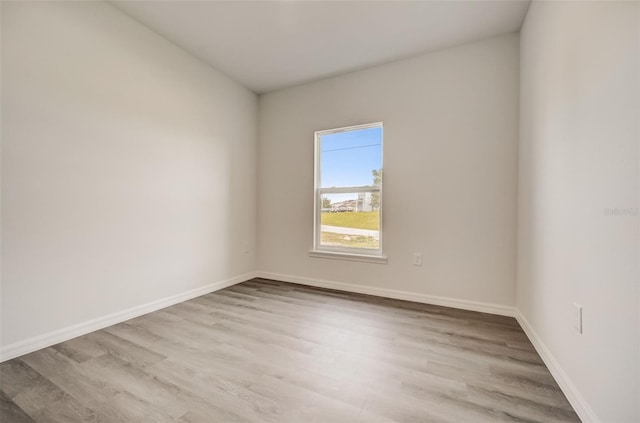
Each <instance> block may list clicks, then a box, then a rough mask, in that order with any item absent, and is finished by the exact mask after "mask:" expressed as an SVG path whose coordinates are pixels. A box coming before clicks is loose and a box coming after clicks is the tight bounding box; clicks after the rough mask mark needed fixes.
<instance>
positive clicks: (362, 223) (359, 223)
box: [322, 210, 380, 230]
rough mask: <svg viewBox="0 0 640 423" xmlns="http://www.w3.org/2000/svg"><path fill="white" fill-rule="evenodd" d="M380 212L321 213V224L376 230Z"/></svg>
mask: <svg viewBox="0 0 640 423" xmlns="http://www.w3.org/2000/svg"><path fill="white" fill-rule="evenodd" d="M379 216H380V212H379V211H377V210H376V211H370V212H344V213H322V224H323V225H330V226H340V227H343V228H356V229H373V230H378V229H379V226H378V224H379V223H380V217H379Z"/></svg>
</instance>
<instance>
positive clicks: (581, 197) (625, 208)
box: [517, 2, 640, 422]
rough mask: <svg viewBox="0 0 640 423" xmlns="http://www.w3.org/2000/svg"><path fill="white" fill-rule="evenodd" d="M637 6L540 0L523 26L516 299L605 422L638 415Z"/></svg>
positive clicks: (587, 414) (577, 391) (591, 412)
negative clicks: (575, 324) (577, 313)
mask: <svg viewBox="0 0 640 423" xmlns="http://www.w3.org/2000/svg"><path fill="white" fill-rule="evenodd" d="M639 13H640V10H639V3H638V2H627V3H618V2H533V3H532V5H531V9H530V10H529V13H528V16H527V18H526V21H525V24H524V27H523V29H522V33H521V42H522V43H521V69H522V74H521V89H522V91H521V103H520V111H521V115H520V116H521V118H520V162H519V173H520V175H519V180H520V183H519V245H518V284H517V306H518V308H519V309H520V311H521V313H522V315H523V316H524V318H525V319H526V321H527V322H528V324H529V326H530V328H531V329H532V330H533V332H535V333H536V334H537V338H538V341H540V342H541V343H542V344H544V345H545V346H546V348H547V349H548V351H549V352H550V354H551V355H552V357H553V359H554V361H555V362H557V364H558V365H559V367H560V368H561V369H562V371H563V372H564V373H565V375H566V377H567V380H564V381H563V380H561V381H560V382H561V383H564V384H565V387H569V388H573V389H574V392H569V396H570V397H571V396H572V394H574V395H573V396H574V397H575V398H574V400H577V401H578V404H577V405H578V407H577V408H578V411H581V412H582V417H583V418H584V419H585V420H587V419H593V418H595V419H599V420H601V421H603V422H631V421H640V411H639V409H638V407H639V405H638V404H639V403H640V390H639V386H638V385H639V382H640V373H639V372H640V370H639V368H638V366H639V360H640V348H639V342H640V327H639V325H638V310H639V308H640V303H639V292H638V286H639V282H640V274H639V269H638V266H639V260H638V257H639V251H638V233H639V232H638V230H639V220H640V218H639V217H638V214H637V213H638V209H637V208H638V207H639V206H640V204H639V198H638V197H639V192H640V185H639V174H638V143H639V141H640V130H639V117H640V108H639V106H640V82H639V78H640V68H639V66H638V63H639V59H640V44H639V41H638V40H639V36H640V33H639V26H638V25H639V21H638V19H639ZM607 209H620V211H621V213H623V214H622V215H617V216H612V215H607V213H608V212H607ZM574 302H575V303H578V304H581V305H582V307H583V313H584V315H583V324H584V333H583V334H582V335H580V334H578V333H577V332H576V331H575V330H574V329H573V328H572V321H573V320H572V315H571V310H572V303H574ZM574 405H575V402H574Z"/></svg>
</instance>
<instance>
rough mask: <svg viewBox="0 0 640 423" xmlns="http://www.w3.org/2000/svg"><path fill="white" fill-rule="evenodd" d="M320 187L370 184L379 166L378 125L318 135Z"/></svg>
mask: <svg viewBox="0 0 640 423" xmlns="http://www.w3.org/2000/svg"><path fill="white" fill-rule="evenodd" d="M320 147H321V150H320V155H321V156H320V164H321V169H320V187H322V188H331V187H356V186H365V185H373V184H374V171H378V170H379V169H381V168H382V128H381V127H376V128H365V129H357V130H353V131H345V132H338V133H335V134H325V135H322V136H321V137H320Z"/></svg>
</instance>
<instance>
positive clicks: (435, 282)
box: [258, 34, 519, 306]
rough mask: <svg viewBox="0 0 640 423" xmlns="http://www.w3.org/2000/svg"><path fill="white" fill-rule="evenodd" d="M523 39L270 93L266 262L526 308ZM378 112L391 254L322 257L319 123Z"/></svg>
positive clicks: (351, 120) (262, 165)
mask: <svg viewBox="0 0 640 423" xmlns="http://www.w3.org/2000/svg"><path fill="white" fill-rule="evenodd" d="M518 43H519V39H518V35H517V34H510V35H505V36H500V37H497V38H492V39H489V40H485V41H481V42H477V43H473V44H467V45H463V46H460V47H456V48H452V49H447V50H443V51H439V52H435V53H432V54H427V55H423V56H420V57H416V58H413V59H409V60H404V61H400V62H394V63H391V64H387V65H383V66H378V67H375V68H371V69H368V70H363V71H359V72H354V73H350V74H346V75H342V76H338V77H334V78H330V79H326V80H322V81H319V82H315V83H310V84H306V85H302V86H298V87H293V88H289V89H284V90H281V91H276V92H273V93H270V94H266V95H263V96H261V97H260V106H259V140H260V142H259V172H258V174H259V182H258V192H259V201H258V202H259V213H258V216H259V218H258V219H259V224H258V228H259V235H258V243H259V249H258V251H259V255H258V269H259V270H260V271H263V272H269V273H271V274H274V273H275V274H284V275H289V276H295V277H298V278H300V277H302V278H313V279H324V280H328V281H334V282H341V283H351V284H357V285H360V286H364V287H376V288H387V289H395V290H402V291H408V292H412V293H419V294H427V295H435V296H444V297H450V298H455V299H461V300H469V301H477V302H483V303H491V304H498V305H508V306H511V305H514V303H515V282H514V281H515V274H516V271H515V254H516V252H515V247H516V185H517V181H516V177H517V168H516V164H517V137H518V73H519V70H518V60H519V59H518V55H519V53H518ZM376 121H383V122H384V172H385V181H384V184H385V185H384V218H383V219H384V222H383V225H384V229H383V235H384V252H385V254H386V255H387V256H388V257H389V262H388V264H386V265H383V264H372V263H359V262H348V261H339V260H331V259H321V258H310V257H309V256H308V252H309V250H310V249H311V247H312V226H313V132H314V131H315V130H322V129H330V128H336V127H342V126H348V125H355V124H361V123H369V122H376ZM412 252H422V253H423V255H424V264H423V266H422V267H416V266H413V265H412V264H411V253H412Z"/></svg>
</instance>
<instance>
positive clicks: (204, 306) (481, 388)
mask: <svg viewBox="0 0 640 423" xmlns="http://www.w3.org/2000/svg"><path fill="white" fill-rule="evenodd" d="M0 381H1V382H0V388H1V396H0V401H1V405H2V408H1V412H0V421H1V422H2V423H9V422H33V421H35V422H64V423H71V422H87V421H90V422H183V423H186V422H295V423H310V422H381V423H382V422H474V423H476V422H477V423H480V422H495V421H515V422H576V421H579V419H578V417H577V415H576V414H575V413H574V411H573V410H572V408H571V406H570V405H569V403H568V402H567V400H566V398H565V397H564V395H563V394H562V392H561V391H560V389H559V388H558V385H557V384H556V383H555V381H554V380H553V378H552V377H551V374H550V373H549V371H548V370H547V368H546V367H545V366H544V364H543V362H542V360H541V359H540V357H539V356H538V354H537V353H536V352H535V350H534V349H533V346H532V345H531V343H530V342H529V340H528V339H527V337H526V336H525V334H524V333H523V331H522V329H521V328H520V327H519V326H518V323H517V322H516V321H515V320H514V319H512V318H508V317H500V316H493V315H488V314H483V313H476V312H469V311H462V310H456V309H452V308H447V307H439V306H431V305H425V304H417V303H411V302H406V301H398V300H390V299H383V298H378V297H371V296H366V295H360V294H351V293H344V292H337V291H330V290H324V289H317V288H310V287H305V286H300V285H294V284H288V283H283V282H275V281H269V280H264V279H254V280H252V281H248V282H245V283H242V284H239V285H235V286H233V287H230V288H227V289H224V290H221V291H217V292H214V293H211V294H208V295H205V296H202V297H199V298H196V299H194V300H191V301H187V302H184V303H181V304H178V305H175V306H172V307H169V308H166V309H163V310H160V311H157V312H154V313H151V314H148V315H145V316H142V317H139V318H136V319H132V320H129V321H127V322H125V323H121V324H118V325H115V326H111V327H109V328H107V329H103V330H100V331H97V332H94V333H91V334H89V335H85V336H82V337H79V338H75V339H73V340H70V341H67V342H63V343H61V344H58V345H55V346H52V347H50V348H45V349H43V350H40V351H36V352H34V353H31V354H28V355H25V356H22V357H20V358H16V359H14V360H10V361H7V362H5V363H2V364H1V365H0Z"/></svg>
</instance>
